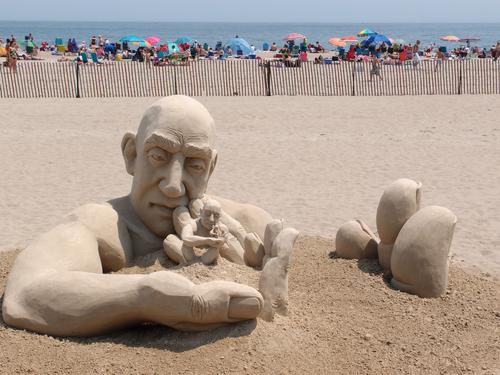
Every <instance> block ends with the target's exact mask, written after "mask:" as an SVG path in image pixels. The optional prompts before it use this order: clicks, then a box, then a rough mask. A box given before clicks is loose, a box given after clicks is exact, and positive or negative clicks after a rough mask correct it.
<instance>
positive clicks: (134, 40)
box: [120, 35, 151, 47]
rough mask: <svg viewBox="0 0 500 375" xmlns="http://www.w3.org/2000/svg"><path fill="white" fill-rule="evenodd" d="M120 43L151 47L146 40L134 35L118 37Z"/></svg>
mask: <svg viewBox="0 0 500 375" xmlns="http://www.w3.org/2000/svg"><path fill="white" fill-rule="evenodd" d="M120 43H127V44H128V46H129V47H131V46H133V47H151V44H150V43H148V42H147V41H146V40H144V39H142V38H139V37H137V36H135V35H127V36H124V37H123V38H121V39H120Z"/></svg>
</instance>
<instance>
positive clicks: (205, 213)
mask: <svg viewBox="0 0 500 375" xmlns="http://www.w3.org/2000/svg"><path fill="white" fill-rule="evenodd" d="M221 210H222V209H221V206H220V204H219V202H217V201H215V200H213V199H209V200H208V201H207V203H205V206H204V207H203V209H202V210H201V216H200V220H201V225H203V227H204V228H205V229H207V230H211V229H212V228H213V226H214V225H215V224H216V223H217V222H218V221H219V219H220V215H221Z"/></svg>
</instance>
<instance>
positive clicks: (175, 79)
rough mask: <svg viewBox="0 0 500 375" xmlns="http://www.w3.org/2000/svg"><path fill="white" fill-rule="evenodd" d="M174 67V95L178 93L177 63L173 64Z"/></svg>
mask: <svg viewBox="0 0 500 375" xmlns="http://www.w3.org/2000/svg"><path fill="white" fill-rule="evenodd" d="M172 68H174V95H177V65H175V64H173V65H172Z"/></svg>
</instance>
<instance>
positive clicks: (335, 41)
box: [328, 38, 346, 47]
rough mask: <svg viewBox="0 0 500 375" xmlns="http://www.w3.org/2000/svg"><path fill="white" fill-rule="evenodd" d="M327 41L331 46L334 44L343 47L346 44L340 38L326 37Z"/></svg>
mask: <svg viewBox="0 0 500 375" xmlns="http://www.w3.org/2000/svg"><path fill="white" fill-rule="evenodd" d="M328 43H329V44H331V45H332V46H335V47H345V46H346V42H344V41H343V40H342V39H340V38H331V39H328Z"/></svg>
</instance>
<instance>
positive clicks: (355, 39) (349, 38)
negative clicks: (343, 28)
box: [340, 35, 358, 43]
mask: <svg viewBox="0 0 500 375" xmlns="http://www.w3.org/2000/svg"><path fill="white" fill-rule="evenodd" d="M340 40H343V41H344V42H354V43H355V42H357V41H358V38H356V37H355V36H354V35H350V36H345V37H343V38H340Z"/></svg>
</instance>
